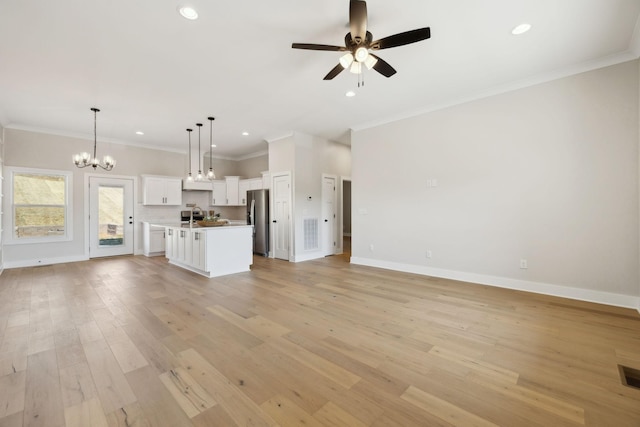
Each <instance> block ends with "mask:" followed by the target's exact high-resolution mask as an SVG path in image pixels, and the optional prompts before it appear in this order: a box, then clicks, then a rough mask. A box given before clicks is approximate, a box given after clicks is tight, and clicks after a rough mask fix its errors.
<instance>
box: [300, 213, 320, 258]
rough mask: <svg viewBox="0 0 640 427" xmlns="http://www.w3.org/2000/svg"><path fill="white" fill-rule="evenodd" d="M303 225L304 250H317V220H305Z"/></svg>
mask: <svg viewBox="0 0 640 427" xmlns="http://www.w3.org/2000/svg"><path fill="white" fill-rule="evenodd" d="M303 225H304V250H305V251H313V250H316V249H318V218H305V219H304V221H303Z"/></svg>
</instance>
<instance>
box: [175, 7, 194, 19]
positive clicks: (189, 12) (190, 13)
mask: <svg viewBox="0 0 640 427" xmlns="http://www.w3.org/2000/svg"><path fill="white" fill-rule="evenodd" d="M178 12H180V15H182V16H183V17H185V18H187V19H190V20H192V21H193V20H194V19H198V12H196V10H195V9H194V8H192V7H189V6H183V7H180V8H178Z"/></svg>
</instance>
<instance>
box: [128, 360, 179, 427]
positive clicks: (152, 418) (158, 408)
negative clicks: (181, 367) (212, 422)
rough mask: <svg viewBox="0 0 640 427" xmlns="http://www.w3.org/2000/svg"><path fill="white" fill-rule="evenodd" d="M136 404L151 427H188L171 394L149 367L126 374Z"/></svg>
mask: <svg viewBox="0 0 640 427" xmlns="http://www.w3.org/2000/svg"><path fill="white" fill-rule="evenodd" d="M127 379H128V380H129V382H130V383H131V387H132V388H133V390H134V392H135V395H136V397H137V403H138V404H139V405H140V409H142V411H143V413H144V417H145V419H146V420H147V422H148V423H149V424H150V425H152V426H153V427H164V426H166V427H174V426H185V427H187V426H190V425H191V422H190V421H189V417H188V416H187V415H185V413H184V412H183V411H182V409H181V408H180V406H179V405H178V403H177V402H176V400H175V399H174V398H173V396H172V395H171V393H170V392H169V391H168V390H167V388H166V387H165V386H164V385H163V384H162V382H161V381H160V379H159V378H158V374H157V373H156V371H155V370H154V369H153V367H151V366H145V367H144V368H140V369H136V370H135V371H131V372H129V373H128V374H127Z"/></svg>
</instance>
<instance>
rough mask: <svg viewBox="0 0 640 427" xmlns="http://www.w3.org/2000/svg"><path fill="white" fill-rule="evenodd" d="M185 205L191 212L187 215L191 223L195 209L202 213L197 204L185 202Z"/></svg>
mask: <svg viewBox="0 0 640 427" xmlns="http://www.w3.org/2000/svg"><path fill="white" fill-rule="evenodd" d="M187 207H188V208H191V213H190V217H189V224H193V213H194V212H195V211H196V210H197V211H198V213H202V209H201V208H200V207H199V206H197V205H196V204H195V203H187Z"/></svg>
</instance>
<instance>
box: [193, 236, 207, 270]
mask: <svg viewBox="0 0 640 427" xmlns="http://www.w3.org/2000/svg"><path fill="white" fill-rule="evenodd" d="M206 241H207V239H206V235H205V233H204V232H202V231H191V265H192V266H193V267H194V268H197V269H198V270H207V263H206V260H207V246H206Z"/></svg>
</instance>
